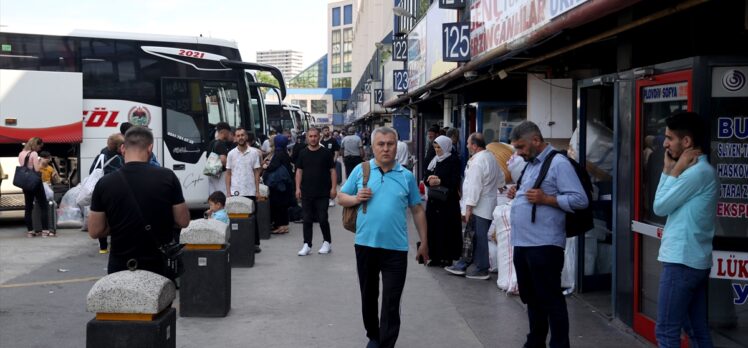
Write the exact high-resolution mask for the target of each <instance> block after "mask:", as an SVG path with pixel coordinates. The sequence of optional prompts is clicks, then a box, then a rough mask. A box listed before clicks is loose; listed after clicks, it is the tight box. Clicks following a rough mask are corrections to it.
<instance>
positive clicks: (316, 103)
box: [312, 100, 327, 114]
mask: <svg viewBox="0 0 748 348" xmlns="http://www.w3.org/2000/svg"><path fill="white" fill-rule="evenodd" d="M312 113H313V114H326V113H327V100H312Z"/></svg>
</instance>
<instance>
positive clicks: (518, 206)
mask: <svg viewBox="0 0 748 348" xmlns="http://www.w3.org/2000/svg"><path fill="white" fill-rule="evenodd" d="M510 140H511V142H512V146H514V149H515V150H516V151H517V155H519V156H521V157H522V158H524V159H525V161H526V162H527V165H526V167H525V170H524V171H523V172H522V175H521V176H520V179H519V182H518V183H517V186H515V187H512V188H510V189H509V191H508V193H507V196H508V197H509V198H510V199H514V201H513V203H512V210H511V213H510V214H511V215H510V216H511V220H510V221H511V225H512V236H511V243H512V246H513V247H514V267H515V269H516V271H517V282H518V284H519V295H520V298H521V299H522V302H524V303H526V304H527V317H528V320H529V323H530V333H529V334H528V335H527V341H526V343H525V345H524V346H525V347H529V348H533V347H545V340H546V336H547V335H548V328H549V327H550V331H551V340H550V346H551V347H569V315H568V312H567V310H566V299H564V295H563V293H562V290H561V270H562V269H563V267H564V248H565V247H566V226H565V225H566V213H573V212H574V210H575V209H584V208H586V207H587V205H588V204H589V202H588V200H587V194H586V193H585V191H584V188H583V187H582V183H581V182H580V181H579V178H578V177H577V174H576V171H575V170H574V167H573V166H572V164H571V162H570V161H569V160H568V159H567V158H566V157H565V156H555V155H556V154H557V152H555V150H554V149H553V147H552V146H550V145H549V144H548V143H546V142H545V140H544V139H543V135H542V134H541V133H540V129H539V128H538V126H537V125H536V124H534V123H532V122H530V121H525V122H522V123H521V124H519V125H518V126H517V127H514V129H513V130H512V133H511V135H510ZM546 159H548V160H550V161H551V162H550V167H549V169H548V173H547V174H546V175H545V178H544V179H543V181H542V182H541V184H540V187H538V188H535V187H534V184H535V182H536V181H537V179H538V177H539V176H540V174H541V173H540V172H541V167H543V162H545V161H546Z"/></svg>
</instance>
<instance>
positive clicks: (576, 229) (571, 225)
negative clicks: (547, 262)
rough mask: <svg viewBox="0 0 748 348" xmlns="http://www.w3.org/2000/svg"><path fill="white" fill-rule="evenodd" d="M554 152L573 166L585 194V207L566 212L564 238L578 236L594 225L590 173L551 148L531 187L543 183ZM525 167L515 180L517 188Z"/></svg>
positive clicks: (534, 206) (533, 219) (537, 186)
mask: <svg viewBox="0 0 748 348" xmlns="http://www.w3.org/2000/svg"><path fill="white" fill-rule="evenodd" d="M556 154H560V155H563V156H564V157H566V159H567V160H569V162H570V163H571V166H572V167H573V168H574V172H575V173H576V174H577V178H578V179H579V182H580V183H581V184H582V188H583V189H584V193H585V194H586V195H587V202H588V204H587V207H586V208H583V209H574V212H573V213H566V238H571V237H576V236H580V235H583V234H584V233H585V232H587V231H589V230H591V229H592V228H594V227H595V225H594V222H593V221H592V220H593V219H592V181H591V180H590V175H589V174H587V170H586V169H585V168H584V167H582V166H581V165H580V164H579V163H578V162H577V161H575V160H573V159H571V158H569V157H568V156H567V155H566V153H565V152H562V151H556V150H553V151H551V153H550V154H548V157H546V158H545V161H543V165H542V166H541V167H540V173H539V174H538V179H537V180H535V184H534V185H533V186H532V188H534V189H536V188H540V184H542V183H543V180H545V177H546V175H548V170H549V169H550V168H551V162H552V161H553V157H554V156H555V155H556ZM526 169H527V167H525V169H523V170H522V175H520V177H519V180H517V190H519V187H520V184H522V177H523V176H525V170H526ZM536 208H537V207H536V205H535V204H533V205H532V222H533V223H534V222H535V210H536Z"/></svg>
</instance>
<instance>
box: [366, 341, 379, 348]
mask: <svg viewBox="0 0 748 348" xmlns="http://www.w3.org/2000/svg"><path fill="white" fill-rule="evenodd" d="M366 348H379V342H377V341H375V340H369V343H367V344H366Z"/></svg>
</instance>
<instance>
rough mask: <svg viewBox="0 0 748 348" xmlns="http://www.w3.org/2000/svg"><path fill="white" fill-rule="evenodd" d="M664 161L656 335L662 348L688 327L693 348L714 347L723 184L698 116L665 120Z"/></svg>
mask: <svg viewBox="0 0 748 348" xmlns="http://www.w3.org/2000/svg"><path fill="white" fill-rule="evenodd" d="M665 124H667V128H666V129H665V141H664V142H663V147H664V148H665V150H666V152H665V156H664V165H663V169H662V175H661V176H660V183H659V184H658V185H657V193H655V199H654V204H653V208H654V213H655V214H657V215H659V216H667V222H666V223H665V229H664V230H663V233H662V243H661V244H660V253H659V255H658V256H657V260H659V261H660V262H662V275H661V276H660V290H659V294H658V299H657V326H656V327H655V335H656V337H657V343H658V344H659V346H660V347H665V348H667V347H680V346H681V342H680V333H681V329H684V331H685V332H686V334H688V336H689V337H690V338H691V341H692V343H693V346H694V347H712V338H711V336H710V334H709V325H708V323H707V296H706V291H707V290H706V289H707V285H708V282H709V273H710V269H711V268H712V239H713V238H714V226H715V222H716V218H717V198H718V195H719V183H718V181H717V175H716V173H715V170H714V167H712V165H711V164H709V160H708V159H707V157H706V155H704V154H702V152H701V146H702V144H703V142H704V139H703V129H708V127H706V126H705V124H704V123H703V122H702V120H701V118H700V117H699V115H698V114H696V113H693V112H684V113H680V114H676V115H673V116H670V117H668V118H667V119H666V120H665Z"/></svg>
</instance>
